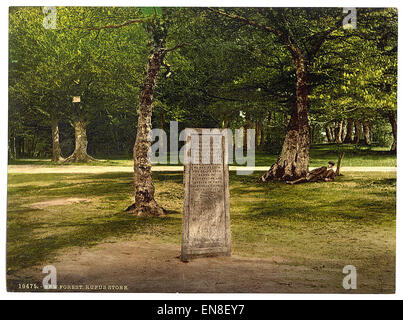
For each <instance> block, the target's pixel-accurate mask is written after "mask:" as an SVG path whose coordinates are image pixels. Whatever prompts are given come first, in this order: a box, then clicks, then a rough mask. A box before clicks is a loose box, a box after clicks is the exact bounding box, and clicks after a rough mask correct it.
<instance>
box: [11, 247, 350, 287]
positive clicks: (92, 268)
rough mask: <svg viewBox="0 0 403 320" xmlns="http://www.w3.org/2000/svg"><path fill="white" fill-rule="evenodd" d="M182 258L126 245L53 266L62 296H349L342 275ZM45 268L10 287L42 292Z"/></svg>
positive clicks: (78, 254) (278, 261)
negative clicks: (84, 293) (104, 293)
mask: <svg viewBox="0 0 403 320" xmlns="http://www.w3.org/2000/svg"><path fill="white" fill-rule="evenodd" d="M179 254H180V246H178V245H172V244H161V243H156V242H152V241H145V240H142V241H125V242H117V243H104V244H100V245H97V246H96V247H93V248H77V249H73V250H70V252H67V253H64V254H63V255H61V256H59V258H58V259H57V262H53V263H52V265H54V266H55V267H56V269H57V281H58V286H59V289H61V291H108V292H110V291H126V292H256V293H267V292H294V293H295V292H345V291H344V289H343V288H342V287H341V282H340V279H342V274H341V272H340V270H332V269H318V270H314V269H312V268H310V267H307V266H293V265H288V264H287V262H286V261H284V260H283V259H282V258H281V257H272V258H270V259H258V258H246V257H239V256H232V257H216V258H200V259H195V260H192V261H190V262H188V263H183V262H181V261H180V260H179V258H178V256H179ZM42 268H43V266H38V267H34V268H31V269H29V270H25V271H23V272H19V273H18V274H14V275H12V276H9V277H8V282H9V285H11V286H12V288H14V290H16V291H19V290H18V285H19V284H21V283H24V284H27V283H30V284H37V285H38V286H40V285H41V284H42V279H43V277H44V274H42ZM339 278H340V279H339ZM80 285H81V286H82V287H81V288H80V287H79V286H80ZM60 286H61V287H60ZM72 286H75V287H72ZM96 286H98V287H96ZM99 286H100V287H99ZM104 286H105V287H104ZM14 290H13V291H14ZM34 291H35V290H34Z"/></svg>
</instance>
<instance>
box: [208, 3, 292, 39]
mask: <svg viewBox="0 0 403 320" xmlns="http://www.w3.org/2000/svg"><path fill="white" fill-rule="evenodd" d="M207 10H210V11H212V12H215V13H218V14H220V15H222V16H225V17H227V18H230V19H232V20H237V21H240V22H243V23H245V24H248V25H250V26H253V27H255V28H258V29H260V30H263V31H266V32H270V33H274V34H275V35H276V36H278V37H280V38H281V39H283V40H284V34H283V33H282V32H281V31H279V30H277V29H274V28H271V27H269V26H265V25H263V24H260V23H258V22H255V21H253V20H249V19H248V18H245V17H243V16H240V15H237V14H230V13H226V12H225V11H223V10H220V9H217V8H210V7H209V8H207Z"/></svg>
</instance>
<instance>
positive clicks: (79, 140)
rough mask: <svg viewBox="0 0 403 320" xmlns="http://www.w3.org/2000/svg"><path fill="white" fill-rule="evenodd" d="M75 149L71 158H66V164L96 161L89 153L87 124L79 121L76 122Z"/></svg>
mask: <svg viewBox="0 0 403 320" xmlns="http://www.w3.org/2000/svg"><path fill="white" fill-rule="evenodd" d="M74 136H75V149H74V152H73V154H72V155H71V156H69V157H68V158H66V159H65V160H64V162H90V161H96V159H95V158H93V157H91V156H90V155H89V154H88V153H87V146H88V140H87V123H86V122H85V121H84V120H82V119H78V120H75V121H74Z"/></svg>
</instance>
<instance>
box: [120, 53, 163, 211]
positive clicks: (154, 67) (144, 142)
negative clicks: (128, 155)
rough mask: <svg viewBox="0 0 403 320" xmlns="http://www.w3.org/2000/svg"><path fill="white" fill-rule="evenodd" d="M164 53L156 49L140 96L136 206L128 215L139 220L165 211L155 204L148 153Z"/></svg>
mask: <svg viewBox="0 0 403 320" xmlns="http://www.w3.org/2000/svg"><path fill="white" fill-rule="evenodd" d="M165 54H166V51H165V49H163V48H159V49H154V52H153V54H152V55H151V57H150V58H149V60H148V66H147V75H146V79H145V83H144V85H143V88H142V90H141V93H140V103H139V108H138V124H137V136H136V142H135V144H134V148H133V159H134V204H132V205H131V206H130V207H128V208H127V209H126V211H128V212H130V213H133V214H135V215H137V216H161V215H164V214H165V210H164V209H163V208H162V207H161V206H160V205H159V204H158V203H157V202H156V201H155V199H154V195H155V188H154V184H153V181H152V176H151V162H150V161H149V159H148V157H147V152H148V150H149V148H150V146H151V141H150V140H149V139H148V135H149V133H150V131H151V116H152V108H153V95H154V89H155V84H156V81H157V77H158V74H159V72H160V69H161V64H162V62H163V59H164V56H165Z"/></svg>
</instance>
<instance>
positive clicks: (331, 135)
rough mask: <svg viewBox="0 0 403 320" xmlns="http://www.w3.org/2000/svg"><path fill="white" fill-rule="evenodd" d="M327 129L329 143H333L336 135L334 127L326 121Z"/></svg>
mask: <svg viewBox="0 0 403 320" xmlns="http://www.w3.org/2000/svg"><path fill="white" fill-rule="evenodd" d="M325 130H326V138H327V142H328V143H333V142H334V136H333V132H332V129H331V128H330V124H329V123H326V124H325Z"/></svg>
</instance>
